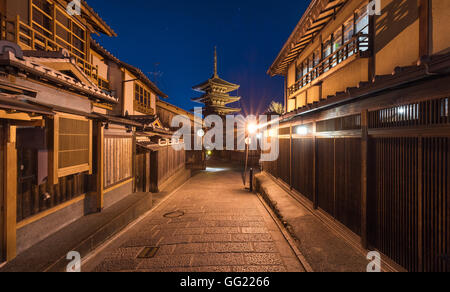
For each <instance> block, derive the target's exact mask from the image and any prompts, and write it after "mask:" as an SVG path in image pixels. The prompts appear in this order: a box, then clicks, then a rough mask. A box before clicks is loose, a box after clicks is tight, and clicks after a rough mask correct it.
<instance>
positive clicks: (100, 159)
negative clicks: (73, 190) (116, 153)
mask: <svg viewBox="0 0 450 292" xmlns="http://www.w3.org/2000/svg"><path fill="white" fill-rule="evenodd" d="M104 131H105V129H104V128H103V123H102V122H97V149H96V150H97V191H96V208H97V212H101V211H102V210H103V207H104V200H103V195H104V188H103V185H104V176H105V169H104V159H105V158H104V153H105V132H104Z"/></svg>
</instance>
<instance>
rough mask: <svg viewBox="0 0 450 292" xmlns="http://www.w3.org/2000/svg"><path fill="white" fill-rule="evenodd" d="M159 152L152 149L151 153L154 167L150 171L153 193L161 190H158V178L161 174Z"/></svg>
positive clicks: (151, 163)
mask: <svg viewBox="0 0 450 292" xmlns="http://www.w3.org/2000/svg"><path fill="white" fill-rule="evenodd" d="M158 153H159V152H158V151H152V152H151V154H150V155H151V157H150V165H151V167H152V169H151V171H150V186H151V189H150V191H151V192H152V193H158V192H159V190H158V180H159V178H158V176H159V173H158V172H159V171H158V169H159V165H158V163H159V161H158V160H159V159H158Z"/></svg>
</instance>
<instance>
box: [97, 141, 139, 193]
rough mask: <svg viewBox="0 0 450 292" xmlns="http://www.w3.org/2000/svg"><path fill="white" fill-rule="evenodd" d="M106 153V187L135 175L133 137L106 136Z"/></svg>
mask: <svg viewBox="0 0 450 292" xmlns="http://www.w3.org/2000/svg"><path fill="white" fill-rule="evenodd" d="M104 155H105V156H104V164H105V165H104V169H105V179H104V188H108V187H111V186H113V185H115V184H117V183H120V182H122V181H125V180H127V179H130V178H131V177H132V176H133V174H132V167H133V166H132V165H133V164H132V161H133V160H132V157H133V140H132V138H131V137H105V152H104Z"/></svg>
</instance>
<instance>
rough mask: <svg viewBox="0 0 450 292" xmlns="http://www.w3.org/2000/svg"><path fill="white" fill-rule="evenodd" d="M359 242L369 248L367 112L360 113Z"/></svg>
mask: <svg viewBox="0 0 450 292" xmlns="http://www.w3.org/2000/svg"><path fill="white" fill-rule="evenodd" d="M361 136H362V139H361V244H362V247H363V248H365V249H368V248H369V240H368V238H369V235H368V228H367V225H368V211H367V210H368V191H369V190H368V159H369V156H368V155H369V112H368V111H367V110H364V111H363V112H362V113H361Z"/></svg>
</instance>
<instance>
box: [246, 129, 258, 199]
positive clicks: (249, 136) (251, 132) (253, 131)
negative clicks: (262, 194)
mask: <svg viewBox="0 0 450 292" xmlns="http://www.w3.org/2000/svg"><path fill="white" fill-rule="evenodd" d="M257 134H258V125H257V124H256V123H249V124H248V125H247V137H246V138H245V149H246V150H245V152H246V153H245V169H244V186H245V185H246V184H247V168H248V156H249V152H250V145H251V144H252V137H253V136H255V135H257ZM250 192H253V168H251V169H250Z"/></svg>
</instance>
